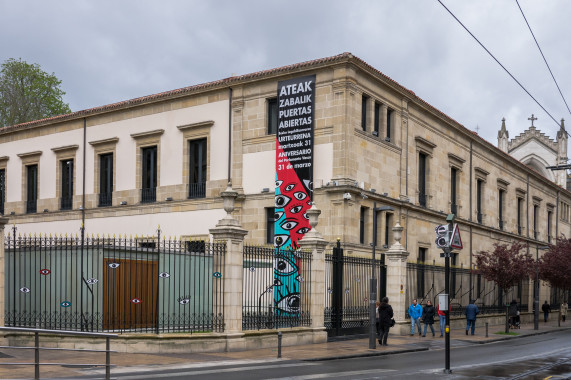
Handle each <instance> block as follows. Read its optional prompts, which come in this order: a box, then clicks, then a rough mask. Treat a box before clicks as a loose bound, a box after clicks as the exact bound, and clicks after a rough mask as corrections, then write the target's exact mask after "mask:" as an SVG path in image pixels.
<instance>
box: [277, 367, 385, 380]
mask: <svg viewBox="0 0 571 380" xmlns="http://www.w3.org/2000/svg"><path fill="white" fill-rule="evenodd" d="M394 371H396V370H394V369H368V370H362V371H348V372H333V373H316V374H314V375H303V376H289V377H279V378H278V377H276V378H273V379H270V380H310V379H331V378H335V377H342V376H356V375H370V374H373V373H379V372H394Z"/></svg>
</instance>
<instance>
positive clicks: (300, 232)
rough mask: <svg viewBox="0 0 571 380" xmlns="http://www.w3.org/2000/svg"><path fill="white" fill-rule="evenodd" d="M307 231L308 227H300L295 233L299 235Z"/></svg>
mask: <svg viewBox="0 0 571 380" xmlns="http://www.w3.org/2000/svg"><path fill="white" fill-rule="evenodd" d="M308 232H309V227H301V228H300V229H299V230H297V233H298V234H301V235H303V234H306V233H308Z"/></svg>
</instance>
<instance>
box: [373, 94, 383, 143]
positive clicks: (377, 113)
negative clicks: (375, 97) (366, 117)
mask: <svg viewBox="0 0 571 380" xmlns="http://www.w3.org/2000/svg"><path fill="white" fill-rule="evenodd" d="M380 117H381V105H380V104H379V103H377V102H375V118H374V120H373V135H375V136H378V135H379V121H380Z"/></svg>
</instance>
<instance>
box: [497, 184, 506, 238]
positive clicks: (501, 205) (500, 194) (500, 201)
mask: <svg viewBox="0 0 571 380" xmlns="http://www.w3.org/2000/svg"><path fill="white" fill-rule="evenodd" d="M504 193H505V191H504V190H502V189H500V190H499V191H498V220H499V223H498V227H499V228H500V230H503V229H504V215H503V211H504Z"/></svg>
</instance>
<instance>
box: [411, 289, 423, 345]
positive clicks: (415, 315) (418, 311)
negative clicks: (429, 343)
mask: <svg viewBox="0 0 571 380" xmlns="http://www.w3.org/2000/svg"><path fill="white" fill-rule="evenodd" d="M408 315H409V316H410V336H413V335H414V325H415V324H416V325H417V326H418V335H422V327H420V317H422V306H420V305H419V304H418V303H417V300H416V298H415V299H413V300H412V305H410V306H409V307H408Z"/></svg>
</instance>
